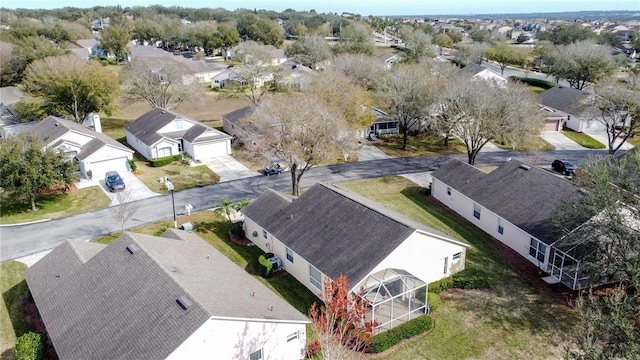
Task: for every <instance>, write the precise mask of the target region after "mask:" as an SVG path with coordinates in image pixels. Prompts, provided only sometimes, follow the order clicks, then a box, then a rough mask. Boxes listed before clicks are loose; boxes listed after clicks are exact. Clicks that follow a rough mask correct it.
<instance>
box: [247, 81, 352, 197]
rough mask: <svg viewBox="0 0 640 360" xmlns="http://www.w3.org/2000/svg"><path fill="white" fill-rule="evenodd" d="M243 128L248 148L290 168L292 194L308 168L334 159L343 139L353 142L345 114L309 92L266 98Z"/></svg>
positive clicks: (296, 191)
mask: <svg viewBox="0 0 640 360" xmlns="http://www.w3.org/2000/svg"><path fill="white" fill-rule="evenodd" d="M242 128H243V129H245V131H246V133H247V136H248V139H246V140H245V144H246V145H247V146H248V147H249V148H250V149H252V150H254V151H256V152H258V153H260V154H262V155H263V156H265V157H268V158H269V159H271V158H273V157H276V158H278V159H280V160H282V161H283V162H284V163H285V164H286V165H287V167H288V168H289V169H290V170H291V188H292V193H293V195H294V196H298V195H299V194H300V179H301V178H302V176H303V175H304V174H305V172H306V171H307V170H309V169H310V168H311V167H312V166H314V165H317V164H319V163H321V162H322V161H326V160H328V159H331V158H333V157H334V156H335V155H336V153H337V152H338V151H340V149H339V147H340V146H341V145H342V143H343V142H349V141H350V142H353V143H355V142H356V139H355V134H354V133H353V131H352V130H350V129H349V127H348V125H347V122H346V120H345V119H344V116H343V115H342V114H341V113H340V112H339V111H336V110H335V109H334V108H332V107H331V106H329V105H327V104H326V103H325V102H324V101H322V100H321V99H319V98H318V97H317V96H314V95H312V94H300V93H297V94H294V95H291V96H286V97H285V96H278V97H269V98H266V99H265V100H263V101H262V102H261V103H260V104H259V105H258V106H257V107H256V110H255V112H254V114H253V115H252V116H251V117H249V118H247V119H245V120H244V121H243V124H242Z"/></svg>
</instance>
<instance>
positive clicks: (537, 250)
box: [529, 238, 547, 262]
mask: <svg viewBox="0 0 640 360" xmlns="http://www.w3.org/2000/svg"><path fill="white" fill-rule="evenodd" d="M546 252H547V245H545V244H543V243H542V242H540V241H538V240H536V239H534V238H531V244H530V246H529V255H531V256H532V257H534V258H536V259H537V260H538V261H540V262H544V255H545V254H546Z"/></svg>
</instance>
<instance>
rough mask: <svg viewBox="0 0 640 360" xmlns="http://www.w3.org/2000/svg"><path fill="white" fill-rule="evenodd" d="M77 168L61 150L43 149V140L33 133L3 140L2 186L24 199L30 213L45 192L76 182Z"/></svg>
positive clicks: (0, 144)
mask: <svg viewBox="0 0 640 360" xmlns="http://www.w3.org/2000/svg"><path fill="white" fill-rule="evenodd" d="M76 170H77V168H76V165H75V164H74V162H73V161H69V160H68V159H67V158H66V156H65V154H64V153H63V152H62V151H56V150H53V149H43V144H42V143H41V141H40V139H39V138H38V137H37V136H35V135H33V134H30V133H22V134H20V135H18V136H11V137H5V138H2V139H0V173H2V176H1V177H0V187H2V188H4V189H5V190H7V191H9V192H11V193H15V194H17V195H19V196H25V197H27V198H28V199H29V202H30V204H31V211H37V210H38V208H37V207H36V198H37V196H38V193H39V192H40V191H41V190H44V189H54V188H56V187H59V186H61V185H66V184H69V183H71V182H73V181H76V180H77V176H78V175H77V172H76Z"/></svg>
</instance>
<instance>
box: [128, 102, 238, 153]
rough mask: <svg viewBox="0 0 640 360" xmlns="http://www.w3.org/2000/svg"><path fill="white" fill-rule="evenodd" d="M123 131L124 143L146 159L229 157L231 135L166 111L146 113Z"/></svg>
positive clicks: (158, 109)
mask: <svg viewBox="0 0 640 360" xmlns="http://www.w3.org/2000/svg"><path fill="white" fill-rule="evenodd" d="M125 132H126V137H127V143H128V144H129V145H130V146H131V147H133V148H134V149H136V150H137V151H138V152H139V153H140V154H141V155H142V156H144V157H145V158H146V159H156V158H161V157H166V156H172V155H177V154H181V153H186V154H188V155H189V156H190V157H191V158H192V159H195V160H201V159H207V158H213V157H220V156H225V155H229V154H231V136H229V135H227V134H225V133H223V132H221V131H219V130H216V129H214V128H212V127H209V126H207V125H204V124H202V123H200V122H198V121H196V120H193V119H191V118H188V117H186V116H184V115H181V114H178V113H174V112H172V111H170V110H166V109H161V108H155V109H152V110H150V111H148V112H147V113H145V114H143V115H142V116H140V117H139V118H138V119H136V120H135V121H134V122H132V123H131V124H129V125H127V126H126V127H125Z"/></svg>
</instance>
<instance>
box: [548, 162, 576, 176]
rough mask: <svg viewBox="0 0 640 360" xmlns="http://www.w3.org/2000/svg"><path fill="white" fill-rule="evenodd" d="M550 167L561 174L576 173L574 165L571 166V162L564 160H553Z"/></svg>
mask: <svg viewBox="0 0 640 360" xmlns="http://www.w3.org/2000/svg"><path fill="white" fill-rule="evenodd" d="M551 168H552V169H553V171H557V172H559V173H561V174H562V175H575V174H576V167H575V166H573V164H572V163H570V162H568V161H565V160H554V161H553V163H551Z"/></svg>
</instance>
